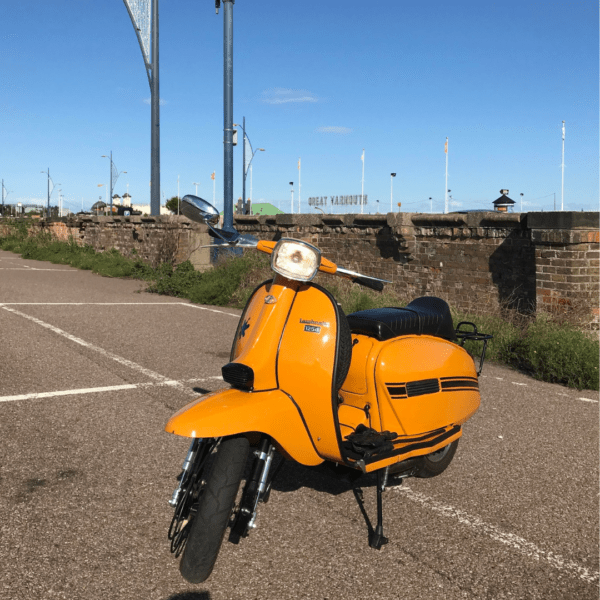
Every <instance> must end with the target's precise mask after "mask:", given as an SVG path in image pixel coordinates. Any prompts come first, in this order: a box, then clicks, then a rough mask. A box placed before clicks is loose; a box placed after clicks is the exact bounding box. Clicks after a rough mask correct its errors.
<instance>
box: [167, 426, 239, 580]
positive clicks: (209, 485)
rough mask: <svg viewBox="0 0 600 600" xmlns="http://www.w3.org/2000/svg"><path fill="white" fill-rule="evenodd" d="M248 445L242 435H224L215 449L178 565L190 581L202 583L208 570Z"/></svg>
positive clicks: (228, 513)
mask: <svg viewBox="0 0 600 600" xmlns="http://www.w3.org/2000/svg"><path fill="white" fill-rule="evenodd" d="M248 448H249V443H248V440H247V438H245V437H232V438H226V439H224V440H223V441H222V442H221V443H220V444H219V446H218V448H217V451H216V455H215V460H214V462H213V465H212V469H211V470H210V473H209V474H208V476H207V478H206V484H205V485H204V487H203V490H202V494H201V496H200V500H199V502H198V506H197V510H196V514H195V516H194V517H193V521H192V524H191V528H190V533H189V536H188V538H187V542H186V546H185V550H184V551H183V556H182V557H181V563H180V565H179V571H180V572H181V574H182V575H183V577H184V578H185V579H186V580H187V581H189V582H190V583H202V582H203V581H206V580H207V579H208V577H209V575H210V574H211V573H212V570H213V567H214V565H215V561H216V560H217V556H218V555H219V550H220V549H221V543H222V541H223V535H224V534H225V529H226V528H227V524H228V522H229V518H230V516H231V512H232V510H233V505H234V503H235V497H236V495H237V492H238V489H239V487H240V482H241V480H242V476H243V474H244V467H245V466H246V459H247V458H248Z"/></svg>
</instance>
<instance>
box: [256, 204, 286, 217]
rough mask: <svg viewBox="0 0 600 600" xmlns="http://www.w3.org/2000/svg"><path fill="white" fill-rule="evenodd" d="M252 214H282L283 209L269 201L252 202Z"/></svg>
mask: <svg viewBox="0 0 600 600" xmlns="http://www.w3.org/2000/svg"><path fill="white" fill-rule="evenodd" d="M252 214H254V215H282V214H283V211H282V210H279V209H278V208H277V207H276V206H273V205H272V204H271V203H270V202H257V203H256V204H255V203H254V202H253V203H252Z"/></svg>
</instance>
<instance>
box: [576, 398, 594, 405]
mask: <svg viewBox="0 0 600 600" xmlns="http://www.w3.org/2000/svg"><path fill="white" fill-rule="evenodd" d="M579 400H582V401H583V402H594V403H595V404H598V400H592V398H579Z"/></svg>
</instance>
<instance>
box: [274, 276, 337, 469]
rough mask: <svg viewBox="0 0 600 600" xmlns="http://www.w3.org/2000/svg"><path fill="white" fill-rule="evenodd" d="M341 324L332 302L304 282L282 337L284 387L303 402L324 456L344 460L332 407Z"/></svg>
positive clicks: (280, 367) (280, 363)
mask: <svg viewBox="0 0 600 600" xmlns="http://www.w3.org/2000/svg"><path fill="white" fill-rule="evenodd" d="M336 340H337V322H336V314H335V309H334V307H333V306H332V303H331V300H330V299H329V297H328V296H326V295H325V294H324V293H323V292H321V291H320V290H318V289H317V288H315V287H313V286H302V287H301V288H300V289H299V290H298V293H297V295H296V300H295V301H294V305H293V307H292V309H291V311H290V317H289V319H288V322H287V324H286V327H285V331H284V333H283V336H282V338H281V347H280V349H279V354H278V366H277V375H278V379H279V387H280V389H282V390H283V391H285V392H287V393H288V394H290V396H292V397H293V398H294V400H295V401H296V402H297V403H298V406H299V407H300V410H301V411H302V414H303V416H304V419H305V421H306V423H307V426H308V429H309V430H310V432H311V434H312V437H313V440H314V442H315V446H316V448H317V451H318V453H319V455H320V456H321V457H323V458H327V459H330V460H341V454H340V450H339V445H338V440H337V434H336V424H335V421H334V415H333V407H332V387H333V386H332V381H333V368H334V361H335V351H336Z"/></svg>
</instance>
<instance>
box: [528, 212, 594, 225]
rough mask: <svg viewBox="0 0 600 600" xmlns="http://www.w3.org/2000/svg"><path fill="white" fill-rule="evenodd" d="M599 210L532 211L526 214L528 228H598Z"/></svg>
mask: <svg viewBox="0 0 600 600" xmlns="http://www.w3.org/2000/svg"><path fill="white" fill-rule="evenodd" d="M599 217H600V212H592V211H583V212H575V211H564V212H558V211H556V212H554V211H553V212H532V213H528V214H527V225H528V227H529V228H530V229H598V228H599V227H600V218H599Z"/></svg>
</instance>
